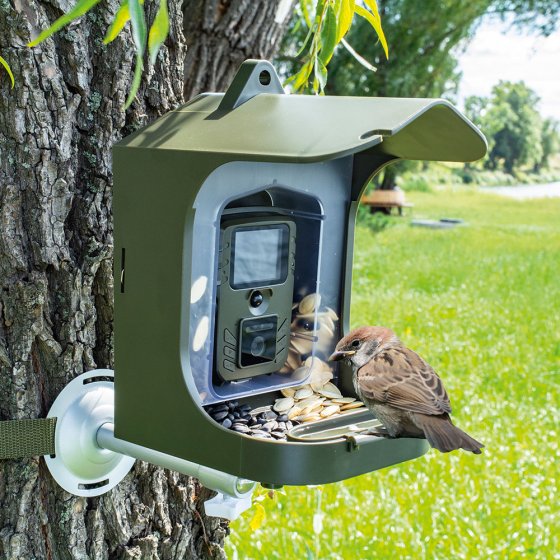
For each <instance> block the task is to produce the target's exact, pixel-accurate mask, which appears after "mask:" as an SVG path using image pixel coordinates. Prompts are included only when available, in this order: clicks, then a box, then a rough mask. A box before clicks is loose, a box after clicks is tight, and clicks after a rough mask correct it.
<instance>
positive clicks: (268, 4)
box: [183, 0, 297, 99]
mask: <svg viewBox="0 0 560 560" xmlns="http://www.w3.org/2000/svg"><path fill="white" fill-rule="evenodd" d="M296 1H297V0H258V1H255V0H237V1H234V2H231V1H230V0H185V2H184V4H183V14H184V32H185V38H186V41H187V44H188V45H189V48H188V51H187V56H186V58H185V99H190V98H191V97H193V96H194V95H196V94H197V93H199V92H201V91H224V90H225V88H227V86H228V85H229V83H230V81H231V79H232V78H233V75H234V74H235V71H236V70H237V68H239V65H240V64H241V63H242V62H243V61H244V60H246V59H248V58H265V59H268V58H271V57H272V56H273V55H274V53H275V52H276V50H277V48H278V47H279V45H280V39H281V38H282V35H283V34H284V32H285V31H286V26H287V24H288V20H289V17H285V15H286V14H289V13H291V12H292V8H293V6H294V4H295V3H296Z"/></svg>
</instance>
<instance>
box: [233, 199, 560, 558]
mask: <svg viewBox="0 0 560 560" xmlns="http://www.w3.org/2000/svg"><path fill="white" fill-rule="evenodd" d="M408 198H409V199H410V200H411V201H412V202H413V203H414V204H415V210H414V217H432V218H440V217H444V216H447V217H449V216H452V217H459V218H462V219H464V220H466V221H467V222H468V226H465V227H458V228H455V229H454V230H451V231H441V230H430V229H425V228H412V227H410V226H409V225H408V220H407V219H400V220H398V219H395V221H396V225H393V226H392V227H389V228H388V229H385V230H384V231H382V232H381V233H373V232H372V231H371V230H370V229H369V228H368V227H367V225H364V222H362V224H361V225H360V227H359V228H358V231H357V240H356V255H355V263H354V285H353V301H352V324H353V326H358V325H361V324H382V325H387V326H390V327H392V328H393V329H394V330H395V331H396V332H397V333H398V334H399V335H400V337H401V338H402V339H403V341H404V342H405V343H406V344H407V345H408V346H410V347H412V348H414V349H415V350H417V351H418V352H419V353H420V354H421V355H422V356H424V357H425V358H426V359H427V360H428V361H429V362H430V363H431V364H432V365H433V366H434V367H435V369H436V371H438V372H439V373H440V375H441V376H442V378H443V380H444V382H445V385H446V387H447V390H448V392H449V394H450V396H451V403H452V406H453V412H454V419H455V421H456V423H457V424H458V425H459V426H460V427H461V428H463V429H464V430H466V431H468V432H469V433H471V434H472V435H473V436H474V437H475V438H477V439H479V440H480V441H482V442H483V443H485V444H486V449H485V450H484V452H483V455H480V456H474V455H471V454H467V453H464V452H455V453H451V454H446V455H444V454H441V453H438V452H437V451H434V450H432V451H430V452H429V453H428V454H427V455H425V456H424V457H422V458H420V459H417V460H415V461H411V462H408V463H406V464H402V465H399V466H396V467H392V468H389V469H385V470H383V471H378V472H374V473H371V474H368V475H364V476H360V477H357V478H354V479H351V480H347V481H345V482H342V483H337V484H331V485H326V486H323V487H315V488H295V487H290V488H286V489H285V494H284V495H277V497H276V498H275V499H274V500H271V499H269V498H266V499H265V500H264V501H262V502H261V503H262V504H263V505H264V506H265V509H266V519H265V521H264V523H263V524H262V525H261V528H260V529H258V530H255V531H252V530H251V529H250V527H249V523H250V521H251V518H252V517H253V515H254V512H255V509H254V508H253V509H252V510H250V511H248V512H246V514H245V515H244V516H243V517H242V518H241V519H239V520H237V521H236V522H234V523H232V525H231V537H230V538H229V539H228V541H229V542H228V544H227V547H226V551H227V554H228V558H237V559H239V560H247V559H258V560H260V559H267V560H269V559H282V560H286V559H292V558H293V559H300V558H301V559H306V558H329V559H330V558H332V559H335V558H336V559H338V558H342V559H368V558H380V559H392V558H399V559H400V558H411V559H422V558H426V559H430V560H438V559H441V560H449V559H456V558H457V559H459V558H465V559H475V558H484V559H494V558H498V559H501V558H507V559H513V558H535V559H548V558H560V505H559V504H558V495H557V493H558V488H557V484H558V482H557V481H558V478H559V477H558V475H559V466H558V465H559V464H560V456H559V437H558V421H559V412H558V406H559V404H560V391H559V388H560V199H554V200H552V199H549V200H535V201H529V202H527V201H525V202H518V201H514V200H510V199H506V198H498V197H495V196H492V195H487V194H481V193H477V192H476V191H474V190H471V191H468V190H465V189H461V188H459V189H456V190H455V191H452V190H445V191H442V192H438V193H419V192H418V193H411V194H410V195H409V197H408Z"/></svg>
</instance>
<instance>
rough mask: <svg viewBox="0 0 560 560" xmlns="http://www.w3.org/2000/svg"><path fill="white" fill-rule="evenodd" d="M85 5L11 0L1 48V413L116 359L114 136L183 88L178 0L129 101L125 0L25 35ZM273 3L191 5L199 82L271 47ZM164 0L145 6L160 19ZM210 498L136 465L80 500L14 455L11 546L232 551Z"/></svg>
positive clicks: (34, 550) (0, 468) (40, 400)
mask: <svg viewBox="0 0 560 560" xmlns="http://www.w3.org/2000/svg"><path fill="white" fill-rule="evenodd" d="M73 4H75V1H74V0H50V1H48V2H46V1H41V2H39V1H36V0H0V54H2V56H3V57H4V58H6V59H7V60H8V61H9V63H10V64H11V66H12V69H13V71H14V74H15V75H16V80H17V84H16V88H15V89H13V90H10V89H9V82H8V80H7V78H6V75H5V74H3V75H1V76H0V289H1V292H0V420H5V419H16V418H37V417H39V418H40V417H44V416H45V415H46V413H47V411H48V409H49V407H50V406H51V404H52V402H53V400H54V399H55V398H56V396H57V395H58V393H59V392H60V391H61V390H62V388H63V387H64V386H65V385H66V384H67V383H68V382H69V381H70V380H71V379H72V378H73V377H75V376H76V375H78V374H80V373H82V372H84V371H87V370H91V369H94V368H103V367H109V368H111V367H112V362H113V352H112V272H111V271H112V222H111V195H112V192H111V181H112V176H111V152H110V150H111V146H112V144H113V143H114V142H115V141H117V140H119V139H120V138H122V137H123V136H125V135H127V134H129V133H130V132H132V131H133V130H135V129H137V128H139V127H140V126H143V125H145V124H147V122H149V121H151V120H153V119H154V118H156V117H157V116H159V115H161V114H163V113H164V112H166V111H168V110H169V109H171V108H173V107H175V106H177V105H178V104H179V103H181V102H183V99H184V98H183V87H184V68H185V52H186V49H185V44H184V42H185V41H184V36H183V18H182V11H181V3H180V2H179V1H177V0H171V1H170V2H169V11H170V19H171V33H170V37H169V39H168V40H167V42H166V45H165V46H164V47H163V49H162V52H161V53H160V55H159V57H158V61H157V62H156V64H155V67H151V66H149V65H147V67H146V71H145V76H144V79H143V82H142V86H141V89H140V92H139V94H138V98H137V102H136V103H135V104H134V105H133V106H132V108H131V109H130V110H129V111H127V112H126V114H125V113H124V112H122V110H121V106H122V104H123V103H124V100H125V98H126V95H127V92H128V88H129V85H130V79H131V76H132V69H133V51H132V41H131V38H130V34H129V32H128V31H126V32H125V33H123V34H122V35H121V36H119V37H118V38H117V39H116V40H115V41H114V42H113V43H112V44H111V45H109V46H104V45H103V44H102V38H103V36H104V33H105V31H106V29H107V27H108V25H109V23H110V21H111V19H112V17H113V15H114V13H115V11H116V9H117V7H118V2H117V1H116V0H109V1H105V2H102V3H100V4H99V5H97V6H96V7H95V8H94V10H93V11H92V12H91V13H90V14H88V15H86V16H84V17H83V18H81V20H80V21H79V22H77V23H76V24H73V25H71V26H70V28H67V29H64V30H63V31H61V32H59V33H58V34H56V35H55V36H54V38H51V39H49V40H47V41H46V42H45V43H43V44H42V45H40V46H38V47H36V48H34V49H29V48H27V47H26V46H25V45H26V43H27V42H28V41H29V40H30V37H33V36H35V35H36V34H37V31H38V30H40V29H43V28H45V27H47V26H48V25H49V23H50V22H52V21H54V19H56V18H57V17H59V16H60V15H61V14H62V13H63V12H65V11H68V9H69V8H70V7H71V6H72V5H73ZM191 4H192V5H191ZM276 4H277V2H275V1H272V0H267V1H263V0H259V1H255V2H236V3H235V5H234V6H233V5H232V6H229V5H228V4H227V3H223V2H222V3H219V2H214V1H208V2H191V3H189V8H188V10H187V13H188V14H189V20H188V26H187V29H188V32H189V33H190V34H191V36H190V38H189V39H188V41H189V42H190V45H191V52H190V54H189V56H190V58H189V61H190V62H188V63H187V64H186V68H187V72H188V73H189V79H188V85H187V88H186V91H188V93H189V95H191V94H194V93H197V92H198V91H200V89H215V88H222V87H224V85H225V83H226V82H227V81H228V79H229V78H230V77H231V74H232V72H233V70H234V69H235V68H236V67H237V65H238V64H239V62H241V60H243V59H244V58H246V57H258V56H270V55H271V53H272V51H273V49H274V46H275V44H276V41H277V39H278V38H279V35H280V32H281V25H278V24H276V23H274V14H273V12H274V7H275V6H276ZM156 5H157V4H155V3H154V2H148V1H146V3H145V7H146V10H147V13H148V20H149V21H151V19H152V18H153V16H154V12H155V6H156ZM271 14H272V17H271ZM206 497H207V491H206V490H204V489H202V488H201V487H200V486H199V485H198V483H197V482H196V481H195V480H193V479H189V478H187V477H184V476H179V475H177V474H174V473H169V472H167V471H164V470H162V469H158V468H155V467H151V466H148V465H146V464H145V463H140V462H137V464H136V466H135V468H134V470H133V472H132V474H130V475H129V476H127V478H126V479H125V480H124V481H123V482H122V483H121V484H120V485H119V486H118V487H117V488H116V489H114V490H113V491H111V492H109V493H108V494H106V495H104V496H102V497H100V498H96V499H84V498H77V497H74V496H71V495H69V494H67V493H66V492H64V491H63V490H62V489H61V488H59V487H58V486H57V485H56V484H55V483H54V481H53V480H52V478H51V477H50V475H49V473H48V471H47V469H46V467H45V464H44V462H43V460H42V459H33V460H17V461H15V460H14V461H3V462H0V558H1V559H9V560H16V559H17V560H21V559H33V558H37V559H41V560H43V559H49V560H50V559H54V560H58V559H86V558H88V559H133V558H134V559H142V560H150V559H152V560H155V559H162V560H173V559H182V558H206V557H212V558H222V557H223V556H224V553H223V548H222V546H223V542H224V537H225V536H226V534H227V531H228V529H227V524H226V523H225V522H223V521H220V520H215V519H213V520H210V519H207V518H204V515H203V514H202V508H201V506H202V501H203V499H204V498H206Z"/></svg>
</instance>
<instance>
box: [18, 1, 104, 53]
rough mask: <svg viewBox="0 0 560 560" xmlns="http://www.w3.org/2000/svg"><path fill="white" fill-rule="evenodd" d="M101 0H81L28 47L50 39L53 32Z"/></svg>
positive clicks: (80, 15)
mask: <svg viewBox="0 0 560 560" xmlns="http://www.w3.org/2000/svg"><path fill="white" fill-rule="evenodd" d="M99 2H100V0H79V2H78V3H77V4H76V5H75V6H74V7H73V8H72V9H71V10H70V11H69V12H68V13H66V14H64V15H63V16H60V17H59V18H58V19H57V20H56V21H55V22H54V23H53V24H52V25H51V26H50V27H49V28H48V29H45V30H44V31H42V32H41V34H40V35H39V37H37V38H36V39H34V40H33V41H31V42H30V43H28V44H27V46H28V47H35V46H37V45H38V44H39V43H42V42H43V41H44V40H45V39H48V38H49V37H50V36H51V35H52V34H53V33H56V32H57V31H59V30H60V29H62V28H63V27H64V26H65V25H68V24H69V23H71V22H73V21H74V20H76V19H78V18H79V17H82V16H83V15H84V14H86V13H87V12H89V11H90V10H91V9H92V8H93V7H94V6H95V5H96V4H98V3H99Z"/></svg>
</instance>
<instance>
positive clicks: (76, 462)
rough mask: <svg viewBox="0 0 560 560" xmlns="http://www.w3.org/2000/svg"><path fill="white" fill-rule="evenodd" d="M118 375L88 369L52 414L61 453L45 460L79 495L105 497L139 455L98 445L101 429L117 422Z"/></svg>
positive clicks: (60, 397)
mask: <svg viewBox="0 0 560 560" xmlns="http://www.w3.org/2000/svg"><path fill="white" fill-rule="evenodd" d="M113 379H114V374H113V371H112V370H110V369H96V370H92V371H88V372H87V373H83V374H82V375H79V376H78V377H76V378H75V379H73V380H72V381H71V382H70V383H69V384H68V385H67V386H66V387H65V388H64V389H63V390H62V392H61V393H60V394H59V395H58V397H57V398H56V400H55V401H54V403H53V405H52V407H51V409H50V411H49V413H48V415H47V416H48V417H49V418H52V417H56V418H57V421H56V431H55V450H56V455H54V456H52V455H46V456H45V461H46V463H47V467H48V468H49V471H50V473H51V474H52V476H53V478H54V479H55V480H56V482H57V483H58V484H59V485H60V486H62V488H64V490H66V491H67V492H70V493H71V494H74V495H76V496H85V497H92V496H100V495H101V494H105V492H108V491H109V490H111V488H113V487H114V486H116V485H117V484H118V483H119V482H120V481H121V480H122V479H123V478H124V477H125V476H126V475H127V474H128V472H129V471H130V469H131V468H132V466H133V465H134V461H135V459H134V458H132V457H128V456H126V455H121V454H120V453H115V452H114V451H109V450H108V449H102V448H101V447H99V446H98V444H97V439H96V436H97V430H98V429H99V428H100V427H101V426H102V425H103V424H105V423H106V422H111V423H113V422H114V411H115V398H114V384H113Z"/></svg>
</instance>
